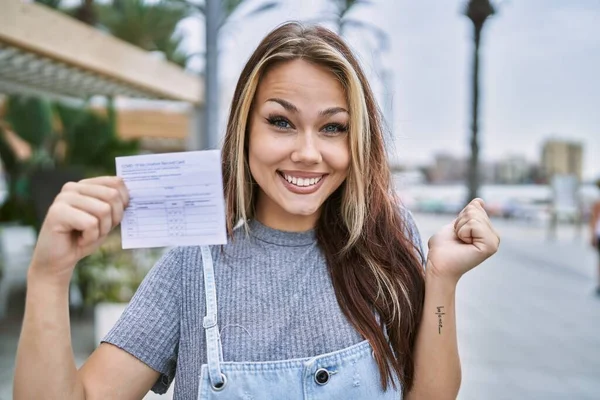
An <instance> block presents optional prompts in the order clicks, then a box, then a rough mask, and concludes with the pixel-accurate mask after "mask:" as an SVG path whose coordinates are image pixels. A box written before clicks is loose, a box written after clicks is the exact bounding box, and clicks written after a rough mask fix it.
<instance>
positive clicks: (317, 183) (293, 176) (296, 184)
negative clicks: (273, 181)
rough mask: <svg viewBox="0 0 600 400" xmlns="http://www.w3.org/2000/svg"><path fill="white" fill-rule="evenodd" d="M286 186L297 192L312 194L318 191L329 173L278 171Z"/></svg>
mask: <svg viewBox="0 0 600 400" xmlns="http://www.w3.org/2000/svg"><path fill="white" fill-rule="evenodd" d="M277 174H278V175H279V176H280V177H281V180H282V182H283V184H284V186H285V187H286V188H287V189H288V190H290V191H291V192H294V193H297V194H310V193H314V192H316V191H317V190H318V189H319V188H320V187H321V185H322V183H323V180H324V178H325V177H326V176H327V174H323V173H312V172H311V173H308V172H292V171H289V172H288V171H285V172H284V171H277Z"/></svg>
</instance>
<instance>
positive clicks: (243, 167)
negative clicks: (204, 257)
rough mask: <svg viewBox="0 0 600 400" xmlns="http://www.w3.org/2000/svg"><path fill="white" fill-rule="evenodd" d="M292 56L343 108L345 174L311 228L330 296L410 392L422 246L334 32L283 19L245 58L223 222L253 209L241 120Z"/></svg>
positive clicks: (363, 83) (360, 78) (234, 109)
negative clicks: (334, 91)
mask: <svg viewBox="0 0 600 400" xmlns="http://www.w3.org/2000/svg"><path fill="white" fill-rule="evenodd" d="M296 59H302V60H305V61H307V62H311V63H314V64H317V65H321V66H324V67H325V68H327V69H328V70H329V71H331V74H332V76H334V77H335V78H336V79H338V80H339V81H340V82H341V84H342V86H343V88H344V91H345V96H346V100H347V102H348V107H349V114H350V123H349V127H348V130H349V136H348V137H349V147H350V154H351V162H350V166H349V169H348V176H347V178H346V180H345V182H344V183H343V184H342V185H341V186H340V187H339V188H338V189H337V190H336V191H335V192H334V193H333V194H332V195H331V196H330V197H329V198H328V199H327V200H326V201H325V203H324V204H323V206H322V210H321V214H320V217H319V219H318V221H317V224H316V226H315V231H316V238H317V241H318V244H319V247H320V249H321V251H322V252H323V254H324V256H325V259H326V261H327V266H328V269H329V273H330V276H331V280H332V282H333V287H334V290H335V294H336V297H337V301H338V303H339V306H340V308H341V310H342V312H343V313H344V315H345V316H346V318H347V319H348V320H349V321H350V323H351V324H352V325H353V326H354V327H355V329H357V331H358V332H359V333H360V334H361V335H362V336H363V337H364V338H365V339H367V340H368V341H369V343H370V344H371V346H372V347H373V350H374V356H375V360H376V362H377V364H378V367H379V371H380V377H381V385H382V387H383V388H384V389H387V388H388V384H389V383H390V382H391V384H392V385H393V386H394V387H395V386H396V383H397V382H399V383H400V385H401V386H402V387H403V388H404V390H410V388H411V387H412V383H413V376H414V343H415V339H416V334H417V330H418V327H419V323H420V320H421V314H422V308H423V300H424V293H425V280H424V272H423V263H422V254H421V253H420V249H418V248H416V246H415V245H414V241H413V240H412V238H411V237H410V233H409V232H410V229H409V227H408V226H407V223H406V217H405V215H406V214H405V213H403V212H402V210H401V207H400V203H399V201H398V199H397V197H396V196H395V195H394V194H393V189H392V186H391V174H390V170H389V167H388V162H387V159H386V155H385V149H384V141H383V128H382V122H381V114H380V112H379V109H378V107H377V104H376V102H375V99H374V96H373V92H372V90H371V88H370V86H369V83H368V82H367V79H366V78H365V75H364V73H363V71H362V69H361V68H360V65H359V63H358V61H357V60H356V58H355V57H354V56H353V55H352V52H351V51H350V49H349V47H348V46H347V45H346V44H345V43H344V41H343V40H342V39H341V38H340V37H339V36H338V35H337V34H335V33H334V32H332V31H330V30H328V29H326V28H323V27H319V26H304V25H302V24H300V23H296V22H290V23H286V24H284V25H281V26H279V27H278V28H276V29H275V30H273V31H272V32H271V33H269V34H268V35H267V36H266V37H265V38H264V39H263V41H262V42H261V43H260V45H259V46H258V48H257V49H256V50H255V51H254V53H253V54H252V56H251V57H250V59H249V60H248V62H247V63H246V66H245V67H244V69H243V71H242V73H241V75H240V78H239V81H238V83H237V86H236V89H235V93H234V96H233V102H232V104H231V111H230V115H229V120H228V123H227V132H226V135H225V142H224V145H223V165H222V167H223V180H224V186H225V188H224V190H225V202H226V212H227V230H228V232H229V234H230V235H232V234H233V229H234V227H235V226H236V225H237V223H238V222H239V221H244V223H245V222H246V221H248V220H249V219H251V218H253V216H254V210H255V201H256V192H257V184H256V182H255V180H254V179H253V177H252V175H251V173H250V168H249V164H248V136H249V133H248V123H249V118H250V115H251V110H252V105H253V100H254V96H255V93H256V91H257V87H258V84H259V82H260V80H261V77H263V76H264V75H265V73H266V72H267V71H268V70H269V68H270V67H272V66H273V65H275V64H276V63H281V62H286V61H291V60H296Z"/></svg>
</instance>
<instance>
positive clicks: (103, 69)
mask: <svg viewBox="0 0 600 400" xmlns="http://www.w3.org/2000/svg"><path fill="white" fill-rule="evenodd" d="M0 93H30V94H45V95H49V96H58V97H66V98H76V99H85V98H89V97H90V96H95V95H100V96H120V97H128V98H142V99H157V100H174V101H182V102H187V103H190V104H193V105H195V106H199V105H202V103H203V93H204V90H203V83H202V81H201V80H200V78H199V77H198V76H195V75H192V74H190V73H188V72H186V71H184V70H183V69H182V68H180V67H179V66H177V65H175V64H172V63H169V62H167V61H165V60H162V59H160V58H157V57H156V56H154V55H152V54H150V53H148V52H145V51H143V50H141V49H139V48H137V47H135V46H132V45H130V44H128V43H125V42H123V41H121V40H118V39H116V38H114V37H112V36H110V35H109V34H107V33H105V32H102V31H99V30H97V29H94V28H92V27H90V26H88V25H85V24H83V23H81V22H79V21H77V20H74V19H73V18H70V17H68V16H66V15H63V14H61V13H59V12H56V11H54V10H52V9H49V8H47V7H45V6H43V5H39V4H34V3H24V2H22V0H0Z"/></svg>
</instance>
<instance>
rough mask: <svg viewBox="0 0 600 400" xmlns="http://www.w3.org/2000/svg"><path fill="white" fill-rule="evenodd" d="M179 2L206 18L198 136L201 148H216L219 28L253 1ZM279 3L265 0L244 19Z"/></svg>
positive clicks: (182, 0)
mask: <svg viewBox="0 0 600 400" xmlns="http://www.w3.org/2000/svg"><path fill="white" fill-rule="evenodd" d="M171 1H172V2H175V3H179V4H186V5H187V6H188V7H190V8H191V9H193V10H195V11H196V12H197V13H199V14H200V15H202V16H203V17H204V21H205V24H204V26H205V37H206V52H205V54H204V56H205V60H206V63H205V66H204V74H203V75H204V78H205V87H206V88H205V96H204V98H205V106H204V109H201V108H197V109H196V114H197V115H198V116H202V118H199V120H198V122H199V126H198V132H199V134H200V133H201V132H203V134H201V136H202V137H198V139H199V141H200V143H199V145H200V147H202V148H207V149H216V148H217V147H218V145H219V132H218V125H219V124H218V118H219V77H218V71H219V67H218V61H219V50H218V36H219V30H220V29H221V28H222V27H223V26H224V25H226V24H227V23H229V22H231V20H232V19H234V16H235V14H237V12H238V10H239V9H240V6H241V5H242V4H244V3H248V1H249V0H205V1H204V3H199V4H197V3H195V2H192V1H190V0H171ZM278 5H279V0H274V1H262V2H260V3H258V4H257V6H256V7H255V8H253V9H252V10H251V11H249V12H247V13H246V14H244V15H243V17H244V18H248V17H251V16H253V15H256V14H260V13H263V12H265V11H268V10H270V9H272V8H274V7H277V6H278Z"/></svg>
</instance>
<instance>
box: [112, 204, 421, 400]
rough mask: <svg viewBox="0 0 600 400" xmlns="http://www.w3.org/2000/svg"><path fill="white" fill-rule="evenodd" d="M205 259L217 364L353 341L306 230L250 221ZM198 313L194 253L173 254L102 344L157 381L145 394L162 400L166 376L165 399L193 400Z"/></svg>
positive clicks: (200, 294)
mask: <svg viewBox="0 0 600 400" xmlns="http://www.w3.org/2000/svg"><path fill="white" fill-rule="evenodd" d="M407 219H408V226H409V227H410V231H411V232H407V233H409V234H411V235H412V237H413V241H414V242H415V245H416V246H417V247H418V248H419V249H420V248H421V241H420V238H419V235H418V232H417V230H416V227H415V225H414V222H413V220H412V217H411V216H410V215H409V214H408V213H407ZM211 253H212V256H213V260H214V267H215V279H216V284H217V303H218V312H219V316H218V320H219V328H220V332H221V340H222V345H223V359H224V361H272V360H285V359H291V358H304V357H312V356H315V355H319V354H323V353H329V352H333V351H336V350H340V349H343V348H345V347H349V346H351V345H353V344H356V343H358V342H360V341H362V340H363V339H362V338H361V336H360V335H359V334H358V332H357V331H356V330H355V329H354V328H353V327H352V325H351V324H350V323H349V322H348V321H347V320H346V318H345V316H344V315H343V314H342V311H341V310H340V307H339V305H338V303H337V300H336V297H335V294H334V291H333V286H332V283H331V279H330V277H329V273H328V270H327V266H326V263H325V259H324V257H323V254H322V253H321V251H320V249H319V247H318V246H317V243H316V239H315V233H314V231H308V232H300V233H297V232H293V233H292V232H282V231H278V230H275V229H271V228H268V227H266V226H264V225H262V224H261V223H259V222H257V221H251V222H250V235H246V233H245V230H244V229H238V230H236V232H235V233H234V238H233V240H229V243H228V244H227V245H225V246H213V247H212V248H211ZM205 312H206V310H205V300H204V286H203V273H202V258H201V254H200V248H199V247H179V248H175V249H173V250H170V251H169V252H167V253H166V254H165V256H164V257H163V258H162V259H161V260H160V261H159V262H158V263H157V264H156V265H155V266H154V267H153V268H152V270H151V271H150V272H149V273H148V275H147V276H146V278H145V279H144V282H143V283H142V285H141V286H140V288H139V289H138V290H137V292H136V294H135V296H134V297H133V299H132V300H131V302H130V304H129V306H128V307H127V309H126V310H125V312H124V313H123V315H122V316H121V318H120V319H119V321H118V322H117V323H116V325H115V326H114V327H113V329H112V330H111V331H110V332H109V333H108V335H107V336H106V337H105V338H104V341H105V342H108V343H111V344H113V345H115V346H118V347H120V348H121V349H123V350H125V351H127V352H128V353H130V354H132V355H133V356H135V357H136V358H138V359H139V360H141V361H142V362H144V363H145V364H147V365H148V366H149V367H151V368H152V369H154V370H156V371H158V372H160V373H161V377H160V379H159V380H158V381H157V382H156V384H155V385H154V387H153V388H152V390H153V391H155V392H157V393H164V392H165V391H166V390H167V388H168V387H169V385H170V384H171V382H172V380H173V379H174V378H175V377H176V380H175V398H176V399H179V400H188V399H189V400H195V399H196V398H197V395H198V382H199V377H200V366H201V365H202V364H204V363H206V354H205V353H206V344H205V341H204V339H205V338H204V329H203V327H202V318H203V317H204V314H205Z"/></svg>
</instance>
